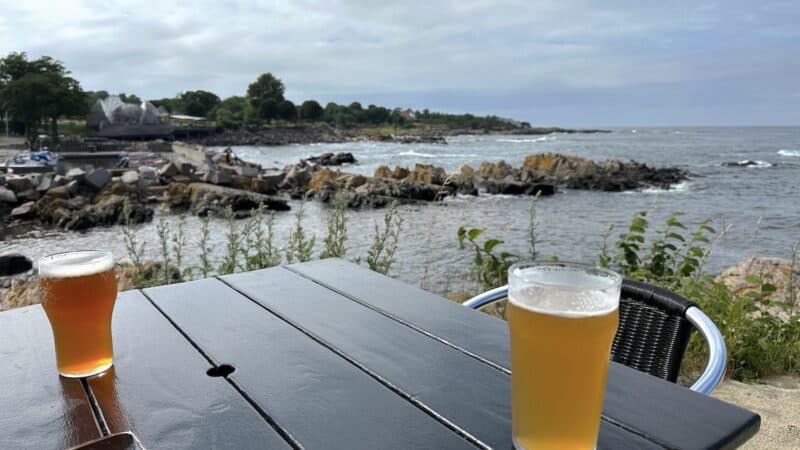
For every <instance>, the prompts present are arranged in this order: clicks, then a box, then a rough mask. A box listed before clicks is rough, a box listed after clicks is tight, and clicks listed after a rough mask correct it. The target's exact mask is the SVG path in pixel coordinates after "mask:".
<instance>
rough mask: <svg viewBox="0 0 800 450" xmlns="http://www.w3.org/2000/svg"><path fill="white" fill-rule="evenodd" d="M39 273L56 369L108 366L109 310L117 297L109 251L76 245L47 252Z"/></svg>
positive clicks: (68, 372)
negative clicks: (74, 249)
mask: <svg viewBox="0 0 800 450" xmlns="http://www.w3.org/2000/svg"><path fill="white" fill-rule="evenodd" d="M39 277H40V281H39V286H40V290H41V295H42V307H43V308H44V311H45V313H46V314H47V318H48V319H49V320H50V326H51V328H52V330H53V339H54V342H55V352H56V365H57V366H58V372H59V373H60V374H61V375H63V376H65V377H85V376H89V375H94V374H97V373H100V372H102V371H104V370H106V369H108V368H109V367H111V365H112V363H113V356H114V350H113V345H112V341H111V315H112V313H113V311H114V303H115V301H116V298H117V281H116V276H115V273H114V260H113V257H112V256H111V254H110V253H108V252H100V251H79V252H67V253H59V254H56V255H51V256H46V257H44V258H42V259H40V260H39Z"/></svg>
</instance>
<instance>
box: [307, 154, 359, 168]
mask: <svg viewBox="0 0 800 450" xmlns="http://www.w3.org/2000/svg"><path fill="white" fill-rule="evenodd" d="M306 161H308V162H310V163H314V164H319V165H320V166H341V165H342V164H355V162H356V158H355V156H353V154H352V153H350V152H341V153H336V154H334V153H323V154H321V155H318V156H311V157H309V158H306Z"/></svg>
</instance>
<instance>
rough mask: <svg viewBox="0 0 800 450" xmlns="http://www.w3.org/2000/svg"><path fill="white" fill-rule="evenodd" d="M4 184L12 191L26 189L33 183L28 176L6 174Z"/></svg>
mask: <svg viewBox="0 0 800 450" xmlns="http://www.w3.org/2000/svg"><path fill="white" fill-rule="evenodd" d="M6 186H7V187H8V188H9V189H11V190H12V191H14V192H17V193H19V192H22V191H27V190H28V189H32V188H33V183H31V179H30V178H28V177H20V176H8V177H6Z"/></svg>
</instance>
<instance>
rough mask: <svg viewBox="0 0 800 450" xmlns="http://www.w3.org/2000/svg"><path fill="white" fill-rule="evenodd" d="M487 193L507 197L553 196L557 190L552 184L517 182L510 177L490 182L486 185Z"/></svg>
mask: <svg viewBox="0 0 800 450" xmlns="http://www.w3.org/2000/svg"><path fill="white" fill-rule="evenodd" d="M485 187H486V192H487V193H489V194H506V195H536V194H537V193H538V194H539V195H553V194H555V193H556V188H555V186H554V185H552V184H528V183H525V182H522V181H517V180H515V179H513V177H511V176H508V177H506V178H504V179H502V180H488V181H486V183H485Z"/></svg>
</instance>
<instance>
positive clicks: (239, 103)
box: [209, 96, 249, 130]
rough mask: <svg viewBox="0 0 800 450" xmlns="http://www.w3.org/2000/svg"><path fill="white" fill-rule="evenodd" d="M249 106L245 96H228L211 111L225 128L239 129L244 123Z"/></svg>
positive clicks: (212, 115)
mask: <svg viewBox="0 0 800 450" xmlns="http://www.w3.org/2000/svg"><path fill="white" fill-rule="evenodd" d="M248 107H249V105H248V103H247V100H246V99H245V98H244V97H240V96H233V97H228V98H226V99H225V100H223V101H222V102H221V103H220V104H218V105H217V106H216V107H214V109H213V110H212V111H211V112H210V113H209V116H210V117H211V118H213V119H215V120H216V121H217V124H218V125H219V126H221V127H223V128H230V129H234V130H235V129H239V128H240V127H241V126H242V124H243V123H244V119H245V117H244V115H245V109H247V108H248Z"/></svg>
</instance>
